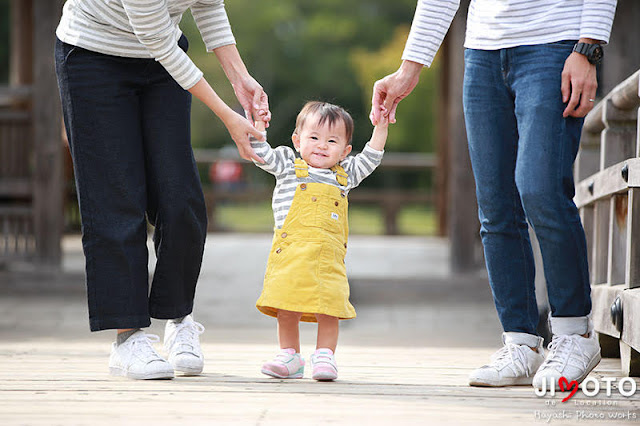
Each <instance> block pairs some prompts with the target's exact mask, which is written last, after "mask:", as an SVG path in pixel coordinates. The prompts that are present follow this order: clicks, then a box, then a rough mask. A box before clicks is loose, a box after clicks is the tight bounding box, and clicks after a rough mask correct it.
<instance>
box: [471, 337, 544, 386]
mask: <svg viewBox="0 0 640 426" xmlns="http://www.w3.org/2000/svg"><path fill="white" fill-rule="evenodd" d="M537 349H538V352H536V351H534V350H533V349H531V348H530V347H529V346H527V345H517V344H515V343H511V342H505V344H504V346H503V347H502V348H501V349H500V350H498V351H497V352H496V353H494V354H493V355H492V356H491V364H489V365H483V366H482V367H480V368H478V369H477V370H474V371H473V372H472V373H471V374H470V375H469V385H471V386H492V387H499V386H522V385H530V384H531V382H532V381H533V375H534V374H535V373H536V371H537V370H538V367H540V365H541V364H542V363H543V362H544V350H543V349H542V345H538V348H537Z"/></svg>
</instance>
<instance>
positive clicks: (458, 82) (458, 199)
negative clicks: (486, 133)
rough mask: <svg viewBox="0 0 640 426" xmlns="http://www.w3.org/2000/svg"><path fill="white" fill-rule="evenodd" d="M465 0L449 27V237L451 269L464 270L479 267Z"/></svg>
mask: <svg viewBox="0 0 640 426" xmlns="http://www.w3.org/2000/svg"><path fill="white" fill-rule="evenodd" d="M468 8H469V0H462V1H461V2H460V9H459V10H458V13H457V15H456V17H455V18H454V20H453V23H452V24H451V28H450V29H449V34H448V35H447V37H449V40H448V42H449V46H450V50H449V61H450V62H449V71H450V72H449V77H450V80H449V83H450V84H449V95H450V103H449V144H450V145H449V146H450V157H449V169H448V170H449V173H450V175H449V184H450V186H449V188H450V189H449V194H450V199H449V240H450V241H451V252H450V263H451V270H452V271H453V272H466V271H472V270H475V269H478V268H479V267H481V265H482V262H481V259H482V255H481V253H482V250H481V245H480V237H479V229H480V224H479V221H478V207H477V202H476V191H475V181H474V178H473V172H472V170H471V160H470V159H469V149H468V146H467V134H466V129H465V125H464V114H463V109H462V81H463V77H464V49H463V44H464V35H465V28H466V16H467V10H468Z"/></svg>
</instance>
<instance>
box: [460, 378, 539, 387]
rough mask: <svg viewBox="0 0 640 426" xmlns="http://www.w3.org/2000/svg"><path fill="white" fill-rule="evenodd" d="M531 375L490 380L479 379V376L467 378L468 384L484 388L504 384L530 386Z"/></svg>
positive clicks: (531, 381)
mask: <svg viewBox="0 0 640 426" xmlns="http://www.w3.org/2000/svg"><path fill="white" fill-rule="evenodd" d="M532 383H533V377H520V378H518V379H511V380H509V381H499V382H492V381H489V380H481V379H479V378H469V386H477V387H484V388H502V387H506V386H531V384H532Z"/></svg>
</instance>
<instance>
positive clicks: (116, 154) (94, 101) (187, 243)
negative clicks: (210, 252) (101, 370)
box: [55, 37, 207, 331]
mask: <svg viewBox="0 0 640 426" xmlns="http://www.w3.org/2000/svg"><path fill="white" fill-rule="evenodd" d="M180 45H181V47H183V49H184V50H186V48H187V47H186V45H187V41H186V38H184V37H183V39H181V40H180ZM55 61H56V72H57V75H58V85H59V88H60V97H61V100H62V107H63V114H64V121H65V126H66V130H67V136H68V139H69V145H70V147H71V155H72V158H73V166H74V171H75V179H76V186H77V191H78V201H79V204H80V213H81V216H82V245H83V250H84V254H85V258H86V275H87V293H88V301H89V320H90V327H91V330H92V331H98V330H104V329H114V328H137V327H148V326H149V325H150V323H151V320H150V317H153V318H160V319H169V318H178V317H181V316H184V315H188V314H189V313H191V311H192V309H193V298H194V294H195V288H196V282H197V279H198V275H199V274H200V266H201V263H202V253H203V249H204V241H205V237H206V229H207V216H206V209H205V204H204V197H203V194H202V187H201V185H200V179H199V176H198V172H197V169H196V164H195V160H194V158H193V151H192V149H191V141H190V139H191V134H190V112H191V94H190V93H189V92H187V91H185V90H183V89H182V88H181V87H180V86H179V85H178V84H177V83H176V82H175V80H173V79H172V78H171V76H170V75H169V74H168V73H167V72H166V71H165V69H164V68H163V67H162V66H161V65H160V64H159V63H158V62H156V61H155V60H154V59H137V58H123V57H116V56H110V55H104V54H100V53H96V52H92V51H89V50H86V49H82V48H79V47H76V46H72V45H69V44H66V43H63V42H62V41H60V40H58V41H57V43H56V48H55ZM147 220H148V221H149V222H150V223H151V224H152V225H154V226H155V232H154V235H153V241H154V243H155V250H156V255H157V259H158V261H157V264H156V268H155V272H154V274H153V282H152V285H151V289H150V291H149V273H148V266H147V265H148V252H147Z"/></svg>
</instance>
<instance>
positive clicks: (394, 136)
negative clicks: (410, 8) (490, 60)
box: [351, 25, 438, 152]
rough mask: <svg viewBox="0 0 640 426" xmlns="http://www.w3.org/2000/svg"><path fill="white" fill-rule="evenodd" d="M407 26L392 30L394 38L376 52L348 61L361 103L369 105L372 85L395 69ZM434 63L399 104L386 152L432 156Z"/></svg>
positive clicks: (358, 53) (362, 53)
mask: <svg viewBox="0 0 640 426" xmlns="http://www.w3.org/2000/svg"><path fill="white" fill-rule="evenodd" d="M409 28H410V27H409V25H401V26H399V27H397V28H396V29H395V32H394V34H393V37H392V38H391V39H390V40H389V42H388V43H387V44H385V45H384V46H382V47H381V48H380V49H379V50H377V51H373V52H370V51H366V50H363V49H356V50H354V51H353V52H352V54H351V61H352V64H353V66H354V68H355V70H356V74H357V78H358V81H359V84H360V87H362V88H363V96H364V103H365V104H366V105H370V103H371V97H372V94H373V84H374V83H375V82H376V80H378V79H379V78H381V77H383V76H385V75H387V74H390V73H392V72H394V71H396V70H397V68H398V59H397V56H398V52H402V50H403V49H404V45H405V42H406V40H407V36H408V35H409ZM437 69H438V67H437V63H435V64H434V65H433V66H432V67H431V69H428V70H425V71H423V72H422V74H421V77H420V82H419V83H418V85H417V86H416V87H415V89H413V92H412V93H411V95H410V96H408V97H407V98H405V99H403V100H402V102H400V103H399V104H398V110H397V113H396V119H397V123H396V124H395V125H392V126H391V129H390V130H389V138H388V140H387V148H388V149H389V150H392V151H405V152H432V151H433V149H434V140H435V125H434V116H435V105H436V100H437V87H436V82H437V80H436V79H437V76H438V74H437Z"/></svg>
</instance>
